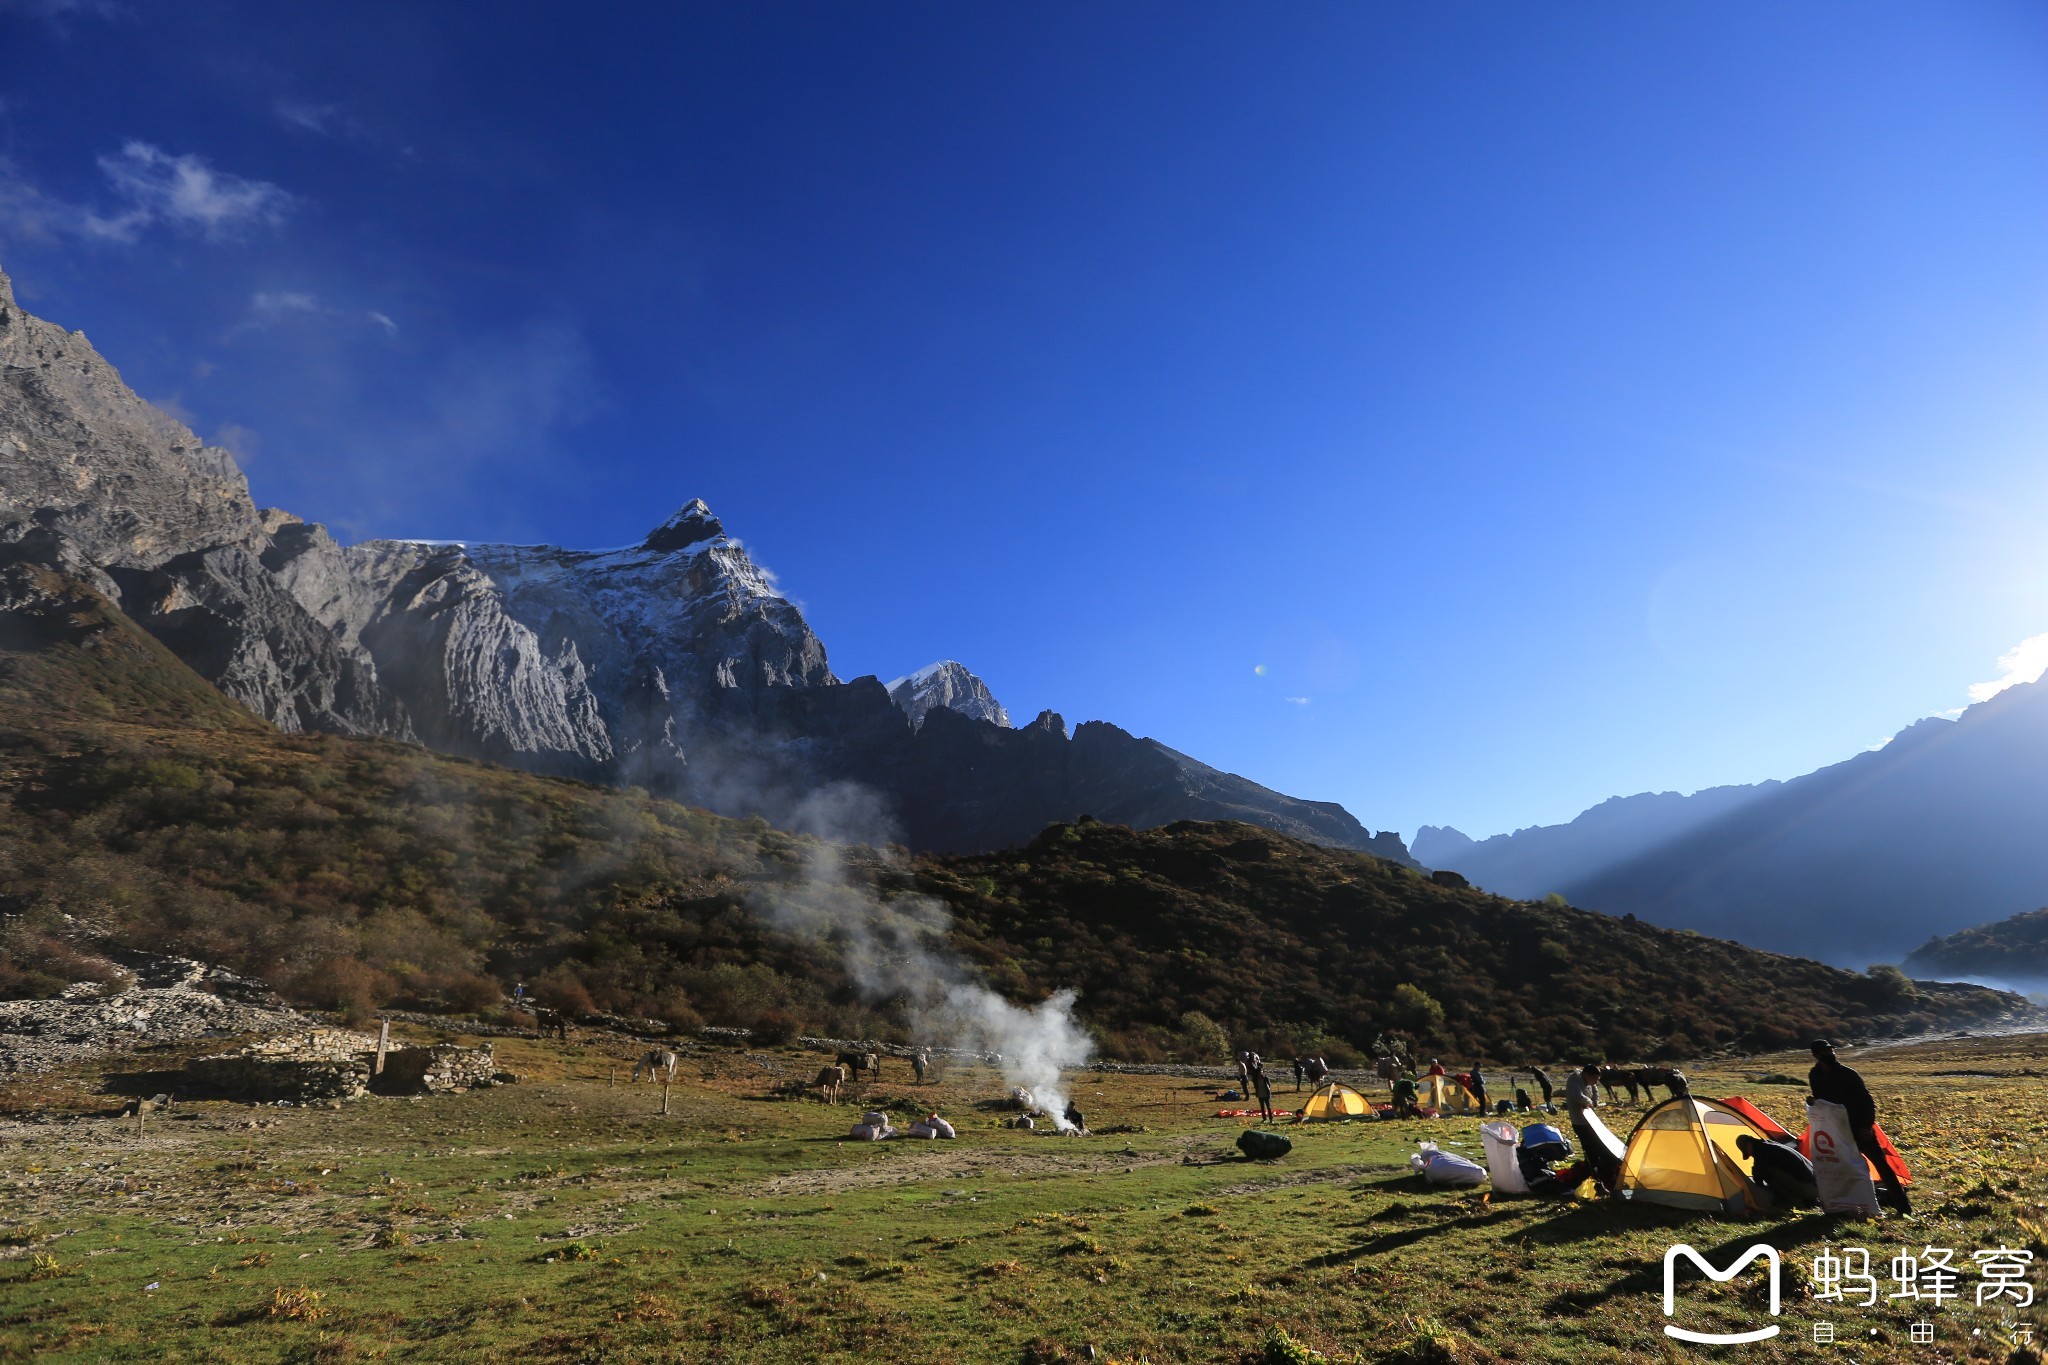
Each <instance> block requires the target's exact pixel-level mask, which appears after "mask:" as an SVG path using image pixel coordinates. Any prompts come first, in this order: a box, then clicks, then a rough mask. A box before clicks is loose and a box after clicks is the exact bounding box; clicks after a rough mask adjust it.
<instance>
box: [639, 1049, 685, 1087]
mask: <svg viewBox="0 0 2048 1365" xmlns="http://www.w3.org/2000/svg"><path fill="white" fill-rule="evenodd" d="M643 1071H644V1072H646V1073H647V1079H648V1080H650V1081H652V1080H660V1081H662V1082H663V1083H664V1084H667V1083H669V1082H672V1081H674V1080H675V1078H676V1054H675V1053H673V1052H670V1051H669V1050H668V1049H667V1048H665V1047H656V1048H649V1049H648V1050H647V1051H646V1053H644V1054H643V1055H642V1056H641V1058H640V1060H639V1061H637V1062H635V1063H633V1079H634V1080H636V1081H637V1080H639V1079H640V1073H641V1072H643ZM657 1073H659V1074H658V1075H657Z"/></svg>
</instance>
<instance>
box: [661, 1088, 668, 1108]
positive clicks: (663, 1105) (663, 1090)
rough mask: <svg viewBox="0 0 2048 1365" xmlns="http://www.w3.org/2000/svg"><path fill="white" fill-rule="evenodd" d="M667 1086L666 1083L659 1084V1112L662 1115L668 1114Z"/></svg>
mask: <svg viewBox="0 0 2048 1365" xmlns="http://www.w3.org/2000/svg"><path fill="white" fill-rule="evenodd" d="M668 1085H669V1083H668V1082H667V1081H663V1082H662V1083H661V1112H662V1113H664V1114H666V1113H667V1112H668Z"/></svg>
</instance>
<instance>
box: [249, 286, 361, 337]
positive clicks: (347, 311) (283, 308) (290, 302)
mask: <svg viewBox="0 0 2048 1365" xmlns="http://www.w3.org/2000/svg"><path fill="white" fill-rule="evenodd" d="M308 319H321V320H324V321H326V322H328V323H330V324H340V325H342V326H344V327H357V328H360V327H363V326H364V325H365V324H368V325H370V326H373V327H376V328H378V329H379V330H381V331H382V332H383V333H384V335H385V336H387V337H393V336H397V335H398V324H397V323H396V322H394V321H392V320H391V316H390V314H388V313H380V312H378V311H377V310H376V309H374V308H334V307H330V306H329V305H327V304H324V303H322V302H321V301H320V299H319V297H318V296H317V295H315V294H312V293H309V292H307V291H306V290H303V289H259V290H257V291H256V292H255V293H254V294H252V295H251V296H250V298H249V311H248V312H247V313H246V314H244V315H243V317H242V320H241V321H240V322H237V323H236V324H235V325H234V326H233V327H230V328H229V329H228V330H227V333H226V335H225V336H223V337H222V340H224V341H232V340H234V339H235V338H236V337H239V336H241V335H242V334H243V333H245V332H261V331H264V330H266V329H268V328H271V327H275V326H279V325H281V324H284V323H289V322H294V321H302V320H308Z"/></svg>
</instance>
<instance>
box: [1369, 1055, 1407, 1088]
mask: <svg viewBox="0 0 2048 1365" xmlns="http://www.w3.org/2000/svg"><path fill="white" fill-rule="evenodd" d="M1373 1071H1374V1072H1375V1073H1376V1074H1377V1075H1378V1076H1379V1078H1380V1079H1381V1080H1383V1081H1385V1082H1386V1083H1387V1089H1388V1091H1389V1092H1391V1091H1392V1090H1393V1088H1394V1082H1395V1081H1398V1080H1400V1079H1401V1063H1400V1061H1399V1059H1397V1058H1395V1057H1393V1056H1391V1055H1390V1056H1386V1057H1382V1058H1380V1059H1379V1060H1378V1061H1377V1062H1375V1063H1374V1064H1373Z"/></svg>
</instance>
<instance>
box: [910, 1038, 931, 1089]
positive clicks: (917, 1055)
mask: <svg viewBox="0 0 2048 1365" xmlns="http://www.w3.org/2000/svg"><path fill="white" fill-rule="evenodd" d="M931 1064H932V1053H931V1049H930V1048H924V1047H921V1048H919V1049H918V1050H917V1051H916V1052H914V1053H912V1054H911V1056H910V1069H911V1070H912V1071H913V1072H915V1073H917V1083H918V1084H919V1085H923V1084H924V1073H925V1069H926V1068H927V1067H929V1066H930V1065H931Z"/></svg>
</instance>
